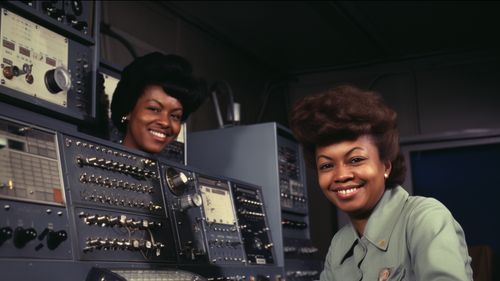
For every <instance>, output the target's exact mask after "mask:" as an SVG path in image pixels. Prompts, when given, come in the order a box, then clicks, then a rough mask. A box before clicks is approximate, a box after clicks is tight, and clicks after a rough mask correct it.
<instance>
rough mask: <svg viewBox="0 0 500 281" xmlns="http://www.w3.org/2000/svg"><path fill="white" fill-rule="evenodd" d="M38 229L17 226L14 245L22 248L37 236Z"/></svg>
mask: <svg viewBox="0 0 500 281" xmlns="http://www.w3.org/2000/svg"><path fill="white" fill-rule="evenodd" d="M36 235H37V233H36V230H35V229H34V228H27V229H24V228H22V227H17V228H16V230H14V246H16V247H17V248H22V247H24V246H26V244H27V243H28V242H29V241H31V240H33V239H35V238H36Z"/></svg>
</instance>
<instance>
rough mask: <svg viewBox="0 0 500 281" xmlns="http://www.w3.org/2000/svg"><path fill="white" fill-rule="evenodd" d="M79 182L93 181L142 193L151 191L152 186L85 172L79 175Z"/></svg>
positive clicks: (101, 184) (109, 186)
mask: <svg viewBox="0 0 500 281" xmlns="http://www.w3.org/2000/svg"><path fill="white" fill-rule="evenodd" d="M79 180H80V182H81V183H94V184H97V185H100V186H104V187H108V188H120V189H123V190H130V191H137V192H142V193H153V190H154V188H153V187H151V186H147V185H142V184H140V183H139V184H135V183H129V182H127V181H123V180H117V179H110V178H109V177H102V176H95V175H94V174H91V175H90V176H89V175H87V173H83V174H81V175H80V179H79Z"/></svg>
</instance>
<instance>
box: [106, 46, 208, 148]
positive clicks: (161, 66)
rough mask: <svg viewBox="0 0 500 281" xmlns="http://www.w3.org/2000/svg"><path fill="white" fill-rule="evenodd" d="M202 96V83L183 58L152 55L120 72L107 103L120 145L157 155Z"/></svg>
mask: <svg viewBox="0 0 500 281" xmlns="http://www.w3.org/2000/svg"><path fill="white" fill-rule="evenodd" d="M205 97H206V84H205V83H204V81H203V80H201V79H198V78H196V77H195V76H193V70H192V67H191V65H190V63H189V62H188V61H187V60H186V59H184V58H183V57H181V56H178V55H174V54H169V55H164V54H161V53H159V52H154V53H150V54H147V55H145V56H142V57H139V58H137V59H135V60H134V61H133V62H132V63H131V64H129V65H128V66H127V67H125V69H124V70H123V72H122V77H121V79H120V82H119V83H118V85H117V87H116V90H115V92H114V94H113V100H112V102H111V120H112V121H113V124H114V125H115V126H116V127H117V129H118V130H119V131H120V132H121V133H122V134H123V135H124V137H123V141H122V144H123V145H124V146H126V147H129V148H134V149H138V150H142V151H145V152H149V153H159V152H161V151H162V150H163V149H164V148H165V147H166V146H167V144H168V143H169V142H171V141H173V140H175V139H176V137H177V136H178V134H179V132H180V130H181V123H182V122H184V121H185V120H186V119H187V118H188V116H189V114H190V113H192V112H193V111H195V110H196V109H197V108H198V107H199V106H200V105H201V103H202V102H203V100H204V98H205Z"/></svg>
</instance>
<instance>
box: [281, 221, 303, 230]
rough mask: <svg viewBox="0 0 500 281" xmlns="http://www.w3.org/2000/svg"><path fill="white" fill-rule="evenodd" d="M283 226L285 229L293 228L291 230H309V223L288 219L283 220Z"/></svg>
mask: <svg viewBox="0 0 500 281" xmlns="http://www.w3.org/2000/svg"><path fill="white" fill-rule="evenodd" d="M281 225H283V226H284V227H291V228H298V229H304V228H307V223H305V222H301V221H293V220H287V219H284V220H282V221H281Z"/></svg>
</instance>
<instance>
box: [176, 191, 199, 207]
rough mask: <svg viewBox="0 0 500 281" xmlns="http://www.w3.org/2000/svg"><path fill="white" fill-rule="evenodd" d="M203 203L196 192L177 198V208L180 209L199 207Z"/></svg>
mask: <svg viewBox="0 0 500 281" xmlns="http://www.w3.org/2000/svg"><path fill="white" fill-rule="evenodd" d="M201 205H203V199H202V198H201V195H200V194H198V193H195V194H189V195H186V196H182V197H181V198H179V208H180V210H181V211H184V210H187V209H189V208H191V207H200V206H201Z"/></svg>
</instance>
